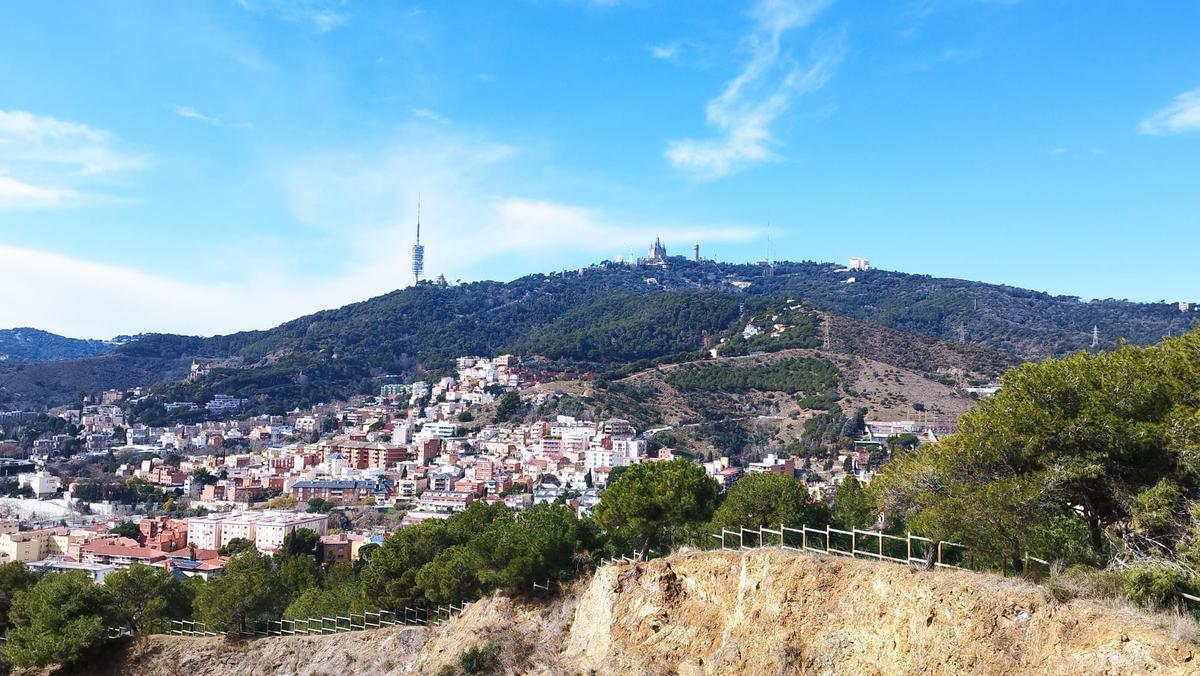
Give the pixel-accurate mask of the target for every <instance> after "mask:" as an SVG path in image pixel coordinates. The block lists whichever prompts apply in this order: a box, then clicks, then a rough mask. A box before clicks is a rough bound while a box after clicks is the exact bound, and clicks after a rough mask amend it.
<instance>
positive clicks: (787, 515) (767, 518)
mask: <svg viewBox="0 0 1200 676" xmlns="http://www.w3.org/2000/svg"><path fill="white" fill-rule="evenodd" d="M828 521H829V513H828V510H826V509H825V506H824V505H823V504H821V503H815V502H813V501H812V500H811V499H810V498H809V495H808V489H806V488H805V487H804V484H802V483H800V482H799V481H796V480H795V479H794V478H792V477H790V476H784V475H782V474H771V473H765V472H764V473H754V474H747V475H746V476H744V477H742V478H741V479H738V480H737V482H736V483H734V484H733V485H732V486H730V487H729V490H727V491H726V492H725V499H724V500H723V501H722V502H721V506H720V507H718V508H717V511H716V512H715V513H714V514H713V518H712V521H711V522H710V523H709V528H710V529H712V530H716V531H719V530H721V529H722V528H726V529H729V530H732V531H736V530H738V529H739V528H741V527H743V526H745V527H747V528H757V527H759V526H769V527H771V528H778V527H779V526H780V524H782V525H785V526H787V527H789V528H798V527H800V526H801V525H804V524H807V525H809V526H814V527H820V526H824V525H825V524H826V523H828Z"/></svg>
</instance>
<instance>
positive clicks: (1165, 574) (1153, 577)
mask: <svg viewBox="0 0 1200 676" xmlns="http://www.w3.org/2000/svg"><path fill="white" fill-rule="evenodd" d="M1121 583H1122V584H1121V588H1122V591H1123V592H1124V594H1125V598H1127V599H1129V600H1130V601H1133V602H1134V603H1137V604H1139V605H1143V606H1148V607H1150V608H1163V607H1166V606H1171V605H1175V604H1177V603H1178V602H1179V593H1180V592H1183V591H1187V590H1188V577H1187V575H1186V574H1185V573H1184V572H1183V571H1182V570H1180V569H1179V568H1176V567H1174V566H1171V565H1168V564H1166V563H1165V562H1162V563H1160V562H1154V561H1147V562H1141V563H1138V564H1136V565H1134V566H1131V567H1129V568H1126V569H1124V570H1122V571H1121Z"/></svg>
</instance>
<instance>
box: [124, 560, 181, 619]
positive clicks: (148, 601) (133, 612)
mask: <svg viewBox="0 0 1200 676" xmlns="http://www.w3.org/2000/svg"><path fill="white" fill-rule="evenodd" d="M104 586H105V587H106V588H107V589H108V590H109V592H111V594H112V599H113V603H114V607H113V610H114V612H115V617H116V618H117V620H118V621H119V622H121V623H122V624H124V625H125V626H127V627H129V630H130V631H133V632H137V631H139V630H142V629H146V628H149V627H153V626H155V625H156V624H161V623H162V622H163V621H164V620H168V619H171V618H179V617H184V616H185V615H186V614H187V610H188V608H187V600H186V598H185V596H184V594H183V593H182V591H181V590H180V588H179V583H178V582H176V581H175V578H174V577H173V576H172V575H171V573H169V572H167V571H166V570H165V569H163V568H159V567H151V566H146V565H143V564H140V563H135V564H133V565H131V566H129V567H128V568H124V569H122V570H118V571H115V572H113V573H111V574H110V575H108V577H106V578H105V579H104Z"/></svg>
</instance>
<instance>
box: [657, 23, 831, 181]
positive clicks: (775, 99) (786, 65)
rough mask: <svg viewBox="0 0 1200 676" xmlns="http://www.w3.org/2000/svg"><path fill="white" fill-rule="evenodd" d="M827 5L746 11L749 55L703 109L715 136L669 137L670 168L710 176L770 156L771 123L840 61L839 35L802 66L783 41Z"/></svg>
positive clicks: (724, 173)
mask: <svg viewBox="0 0 1200 676" xmlns="http://www.w3.org/2000/svg"><path fill="white" fill-rule="evenodd" d="M828 4H829V3H828V0H808V1H800V0H761V1H760V2H759V3H758V4H757V5H756V6H755V8H754V10H753V11H752V12H751V16H752V17H753V18H754V24H755V27H754V31H753V33H752V34H751V35H750V36H748V38H747V42H748V44H749V45H750V50H751V56H750V59H749V61H747V63H746V65H745V66H744V67H743V69H742V71H741V72H740V73H739V74H738V75H737V77H735V78H734V79H732V80H730V81H729V82H728V83H727V84H726V85H725V88H724V90H722V92H721V93H720V94H719V95H718V96H717V97H716V98H714V99H712V100H710V101H709V102H708V105H707V107H706V108H705V118H706V121H707V123H708V126H710V127H712V128H713V129H714V130H715V131H716V137H715V138H709V139H680V140H673V141H670V142H669V143H668V144H667V149H666V153H665V155H666V158H667V160H668V161H669V162H670V163H671V164H672V165H673V166H675V167H677V168H679V169H683V170H685V171H688V172H690V173H692V174H694V175H696V176H698V177H701V178H708V179H713V178H721V177H723V176H727V175H729V174H732V173H734V172H737V171H740V170H742V169H745V168H747V167H749V166H752V165H754V164H759V163H762V162H765V161H767V160H770V159H771V158H772V157H773V156H774V155H773V153H772V151H771V145H772V144H773V142H774V138H773V136H772V134H771V125H772V124H774V122H775V120H776V119H778V118H779V116H780V115H782V114H783V113H784V112H786V111H787V110H788V108H789V107H790V106H791V105H792V99H793V98H794V97H795V96H796V95H798V94H802V93H805V92H810V91H813V90H816V89H819V88H820V87H822V86H823V85H824V84H825V83H826V82H827V81H828V80H829V78H830V77H831V76H832V74H833V71H834V69H835V68H836V67H837V65H838V64H839V63H840V62H841V59H842V55H843V52H844V48H843V46H842V41H841V40H840V39H839V40H837V41H835V42H834V43H831V44H828V45H825V46H823V47H822V48H820V49H819V50H816V52H815V53H814V56H813V61H812V63H810V64H808V65H807V66H802V65H800V64H798V63H796V62H795V60H794V59H793V58H792V57H791V55H790V53H788V52H787V51H786V50H784V48H783V45H782V41H783V37H784V35H785V34H786V33H788V32H789V31H792V30H794V29H798V28H803V27H805V26H807V25H809V24H810V23H811V22H812V21H813V19H814V18H815V17H816V16H817V14H819V13H820V11H821V10H822V9H824V8H825V6H826V5H828Z"/></svg>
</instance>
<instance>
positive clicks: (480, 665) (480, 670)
mask: <svg viewBox="0 0 1200 676" xmlns="http://www.w3.org/2000/svg"><path fill="white" fill-rule="evenodd" d="M499 658H500V643H499V642H498V641H488V642H487V643H484V644H483V645H482V646H475V647H473V648H467V649H466V650H464V651H463V652H462V654H461V655H459V656H458V667H459V668H460V669H462V671H463V673H464V674H490V673H492V672H494V671H495V670H496V666H497V664H498V663H499Z"/></svg>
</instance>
